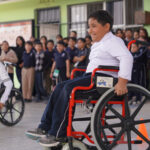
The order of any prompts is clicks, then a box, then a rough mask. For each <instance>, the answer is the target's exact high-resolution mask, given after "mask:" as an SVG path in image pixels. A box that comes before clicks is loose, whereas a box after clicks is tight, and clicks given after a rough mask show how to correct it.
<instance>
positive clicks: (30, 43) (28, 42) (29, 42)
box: [25, 41, 33, 46]
mask: <svg viewBox="0 0 150 150" xmlns="http://www.w3.org/2000/svg"><path fill="white" fill-rule="evenodd" d="M26 44H28V45H30V46H33V43H32V42H31V41H27V42H26V43H25V45H26Z"/></svg>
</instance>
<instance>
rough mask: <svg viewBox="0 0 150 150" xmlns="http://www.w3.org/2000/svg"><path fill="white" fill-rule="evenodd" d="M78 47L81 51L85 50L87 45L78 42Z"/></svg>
mask: <svg viewBox="0 0 150 150" xmlns="http://www.w3.org/2000/svg"><path fill="white" fill-rule="evenodd" d="M77 45H78V48H79V49H83V48H84V47H85V43H84V42H82V41H81V40H78V43H77Z"/></svg>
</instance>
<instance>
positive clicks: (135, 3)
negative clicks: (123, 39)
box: [125, 0, 143, 25]
mask: <svg viewBox="0 0 150 150" xmlns="http://www.w3.org/2000/svg"><path fill="white" fill-rule="evenodd" d="M125 7H126V24H127V25H131V24H134V15H135V11H137V10H143V0H126V1H125Z"/></svg>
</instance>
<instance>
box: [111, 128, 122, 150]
mask: <svg viewBox="0 0 150 150" xmlns="http://www.w3.org/2000/svg"><path fill="white" fill-rule="evenodd" d="M123 133H124V130H123V129H121V131H120V132H119V134H118V135H117V136H116V138H115V139H114V141H113V142H112V144H111V145H110V146H109V149H110V150H111V149H112V148H113V147H114V146H115V145H116V144H117V141H118V140H120V138H121V136H122V134H123Z"/></svg>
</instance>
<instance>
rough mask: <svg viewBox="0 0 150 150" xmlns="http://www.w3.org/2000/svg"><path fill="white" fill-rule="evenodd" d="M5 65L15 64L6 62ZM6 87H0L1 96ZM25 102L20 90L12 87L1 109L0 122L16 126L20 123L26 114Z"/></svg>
mask: <svg viewBox="0 0 150 150" xmlns="http://www.w3.org/2000/svg"><path fill="white" fill-rule="evenodd" d="M4 64H5V66H8V65H13V66H15V64H12V63H9V62H5V63H4ZM4 91H5V87H4V86H3V85H2V86H1V88H0V97H1V96H2V95H3V93H4ZM24 110H25V102H24V99H23V97H22V94H21V92H20V91H19V90H17V89H15V88H12V90H11V93H10V95H9V97H8V100H7V101H6V103H5V105H4V108H3V109H2V110H0V122H1V123H2V124H3V125H5V126H9V127H10V126H14V125H16V124H17V123H19V122H20V121H21V119H22V117H23V115H24Z"/></svg>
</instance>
